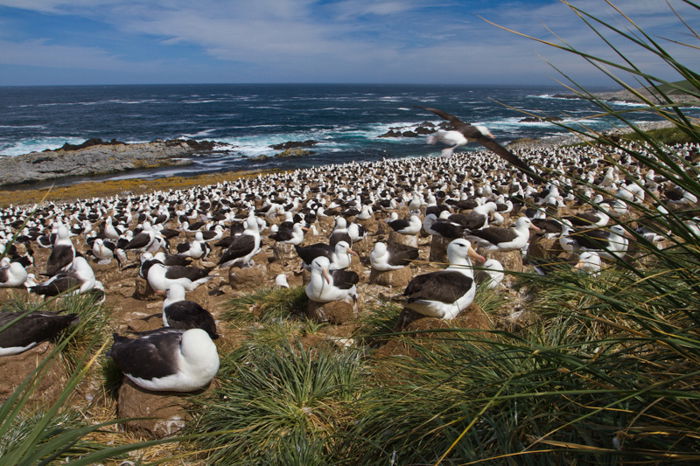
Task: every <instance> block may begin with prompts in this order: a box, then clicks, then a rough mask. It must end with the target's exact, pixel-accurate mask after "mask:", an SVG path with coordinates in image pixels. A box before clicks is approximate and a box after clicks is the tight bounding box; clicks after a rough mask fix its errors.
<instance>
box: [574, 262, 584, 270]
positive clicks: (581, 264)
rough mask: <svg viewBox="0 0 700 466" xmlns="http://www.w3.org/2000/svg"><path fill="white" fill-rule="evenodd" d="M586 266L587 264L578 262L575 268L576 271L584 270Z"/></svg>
mask: <svg viewBox="0 0 700 466" xmlns="http://www.w3.org/2000/svg"><path fill="white" fill-rule="evenodd" d="M584 265H585V264H584V263H583V261H578V262H577V263H576V265H574V268H575V269H576V270H581V269H582V268H583V266H584Z"/></svg>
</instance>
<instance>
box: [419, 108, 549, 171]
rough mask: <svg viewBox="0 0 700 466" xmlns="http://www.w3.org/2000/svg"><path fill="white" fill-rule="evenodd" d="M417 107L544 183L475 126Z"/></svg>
mask: <svg viewBox="0 0 700 466" xmlns="http://www.w3.org/2000/svg"><path fill="white" fill-rule="evenodd" d="M418 108H422V109H423V110H427V111H429V112H433V113H434V114H436V115H437V116H439V117H440V118H442V119H444V120H447V121H449V122H450V123H452V124H453V125H454V127H455V129H456V130H457V131H459V132H460V133H462V134H463V135H464V137H466V138H467V139H472V140H475V141H476V142H478V143H479V144H481V145H482V146H484V147H486V148H487V149H489V150H491V151H493V152H495V153H496V155H498V156H499V157H501V158H502V159H504V160H505V161H507V162H508V163H510V164H511V165H514V166H515V167H516V168H518V170H520V171H522V172H523V173H525V174H526V175H528V176H530V177H531V178H533V179H535V180H536V181H539V182H540V183H545V181H544V180H543V179H542V178H541V177H540V176H539V175H538V174H536V173H535V172H534V171H533V170H532V169H531V168H530V167H529V166H528V165H527V164H526V163H525V162H523V161H522V160H521V159H520V158H519V157H518V156H517V155H515V154H514V153H512V152H511V151H509V150H508V149H506V148H505V147H503V146H502V145H500V144H499V143H497V142H496V141H495V140H493V139H491V138H490V137H488V136H484V135H483V134H481V132H480V131H479V130H478V129H477V128H476V127H474V126H472V125H468V124H467V123H465V122H463V121H462V120H460V119H459V118H457V117H456V116H454V115H452V114H451V113H447V112H445V111H442V110H440V109H437V108H431V107H421V106H418Z"/></svg>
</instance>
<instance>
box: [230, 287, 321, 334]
mask: <svg viewBox="0 0 700 466" xmlns="http://www.w3.org/2000/svg"><path fill="white" fill-rule="evenodd" d="M307 302H308V298H307V297H306V293H305V292H304V287H301V286H299V287H296V288H261V289H259V290H256V291H254V292H253V293H251V294H248V295H245V296H241V297H237V298H234V299H232V300H231V301H229V309H228V310H227V311H225V312H224V313H223V315H222V318H223V320H225V321H228V322H231V323H232V324H233V325H245V324H248V323H251V322H267V323H269V322H273V321H279V320H285V319H289V318H291V317H293V316H300V315H302V314H303V313H304V310H305V308H306V303H307Z"/></svg>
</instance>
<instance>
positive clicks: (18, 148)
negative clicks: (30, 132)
mask: <svg viewBox="0 0 700 466" xmlns="http://www.w3.org/2000/svg"><path fill="white" fill-rule="evenodd" d="M83 142H85V138H76V137H38V138H26V139H22V140H20V141H17V142H15V143H10V144H2V145H0V155H4V156H10V157H13V156H17V155H22V154H28V153H30V152H41V151H43V150H46V149H50V150H53V149H58V148H59V147H61V146H62V145H63V144H65V143H68V144H81V143H83Z"/></svg>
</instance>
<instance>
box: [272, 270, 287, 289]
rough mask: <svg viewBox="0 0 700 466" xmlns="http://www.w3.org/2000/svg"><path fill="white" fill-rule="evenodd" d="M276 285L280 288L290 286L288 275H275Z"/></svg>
mask: <svg viewBox="0 0 700 466" xmlns="http://www.w3.org/2000/svg"><path fill="white" fill-rule="evenodd" d="M275 286H278V287H280V288H289V282H288V281H287V275H285V274H283V273H280V274H277V276H276V277H275Z"/></svg>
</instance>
